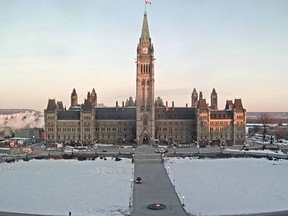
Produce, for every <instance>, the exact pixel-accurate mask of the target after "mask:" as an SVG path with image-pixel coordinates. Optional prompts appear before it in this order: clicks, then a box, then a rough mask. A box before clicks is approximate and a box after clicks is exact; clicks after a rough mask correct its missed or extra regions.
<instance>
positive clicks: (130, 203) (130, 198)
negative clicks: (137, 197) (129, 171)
mask: <svg viewBox="0 0 288 216" xmlns="http://www.w3.org/2000/svg"><path fill="white" fill-rule="evenodd" d="M130 182H131V195H130V197H129V207H130V208H131V207H132V196H133V179H132V178H131V179H130Z"/></svg>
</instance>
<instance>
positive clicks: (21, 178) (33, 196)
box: [0, 158, 133, 216]
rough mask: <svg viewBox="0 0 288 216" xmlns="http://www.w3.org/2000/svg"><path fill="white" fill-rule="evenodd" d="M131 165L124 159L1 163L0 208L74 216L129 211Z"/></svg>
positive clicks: (119, 213)
mask: <svg viewBox="0 0 288 216" xmlns="http://www.w3.org/2000/svg"><path fill="white" fill-rule="evenodd" d="M132 168H133V164H132V163H131V160H128V159H123V160H122V161H117V162H116V161H114V160H112V159H111V158H110V159H107V160H100V159H99V158H97V159H96V160H95V161H77V160H40V161H39V160H38V161H37V160H32V161H29V162H23V161H21V162H17V163H9V164H7V163H2V164H0V180H1V184H0V211H11V212H21V213H33V214H37V213H38V214H53V215H68V212H69V211H71V212H72V215H73V216H76V215H81V216H86V215H87V216H88V215H99V216H108V215H109V216H111V215H113V216H114V215H115V216H116V215H122V214H121V212H123V211H126V212H127V210H128V206H129V197H130V195H131V183H130V179H131V177H132Z"/></svg>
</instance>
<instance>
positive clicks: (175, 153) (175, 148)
mask: <svg viewBox="0 0 288 216" xmlns="http://www.w3.org/2000/svg"><path fill="white" fill-rule="evenodd" d="M174 154H176V147H175V146H174Z"/></svg>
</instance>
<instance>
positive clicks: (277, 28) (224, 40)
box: [0, 0, 288, 112]
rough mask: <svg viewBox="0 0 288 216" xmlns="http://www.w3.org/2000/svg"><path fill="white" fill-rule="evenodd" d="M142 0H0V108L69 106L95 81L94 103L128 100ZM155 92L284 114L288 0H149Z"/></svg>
mask: <svg viewBox="0 0 288 216" xmlns="http://www.w3.org/2000/svg"><path fill="white" fill-rule="evenodd" d="M143 13H144V1H142V0H138V1H131V0H130V1H129V0H122V1H116V0H111V1H100V0H83V1H76V0H71V1H65V0H49V1H37V0H15V1H1V2H0V26H1V29H0V71H1V84H2V88H1V91H0V98H1V100H0V108H1V109H5V108H7V109H8V108H31V109H35V110H39V111H42V112H43V110H44V109H45V108H46V106H47V102H48V99H49V98H55V99H56V100H57V101H63V103H64V106H67V108H68V107H69V106H70V95H71V93H72V90H73V88H75V89H76V91H77V93H78V97H79V102H80V103H83V102H84V98H86V96H87V92H88V91H90V92H91V91H92V89H93V88H95V90H96V93H97V96H98V103H104V104H105V105H106V106H115V103H116V101H118V102H119V104H121V102H122V101H126V99H127V98H129V97H130V96H132V97H133V99H134V100H135V95H136V92H135V89H136V83H135V80H136V64H135V59H136V48H137V43H138V41H139V37H140V33H141V26H142V21H143ZM147 14H148V23H149V30H150V36H151V38H152V42H153V44H154V49H155V58H156V62H155V96H156V97H158V96H159V97H161V98H162V99H163V101H164V103H165V101H168V103H169V106H171V103H172V101H174V103H175V106H176V107H183V106H185V104H186V103H187V104H188V106H190V105H191V93H192V91H193V88H196V90H197V91H198V93H199V91H202V92H203V95H204V98H206V101H207V102H208V103H209V104H210V94H211V92H212V89H213V88H215V89H216V92H217V94H218V101H219V102H218V108H219V109H223V108H224V106H225V101H226V100H234V98H241V99H242V101H243V106H244V107H245V108H246V109H247V111H248V112H253V111H260V112H261V111H263V112H266V111H267V112H269V111H270V112H271V111H282V112H285V111H288V109H287V108H288V100H287V95H288V85H287V83H288V75H287V71H288V64H287V58H288V28H287V24H288V1H285V0H278V1H273V0H250V1H229V0H219V1H208V0H207V1H205V0H202V1H194V0H183V1H172V0H157V1H156V0H155V1H152V5H147Z"/></svg>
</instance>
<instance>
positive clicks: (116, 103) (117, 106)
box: [116, 101, 119, 110]
mask: <svg viewBox="0 0 288 216" xmlns="http://www.w3.org/2000/svg"><path fill="white" fill-rule="evenodd" d="M118 107H119V105H118V101H116V110H118Z"/></svg>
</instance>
